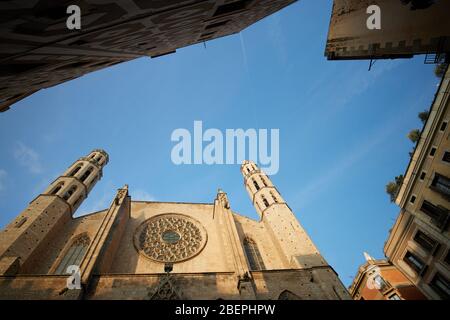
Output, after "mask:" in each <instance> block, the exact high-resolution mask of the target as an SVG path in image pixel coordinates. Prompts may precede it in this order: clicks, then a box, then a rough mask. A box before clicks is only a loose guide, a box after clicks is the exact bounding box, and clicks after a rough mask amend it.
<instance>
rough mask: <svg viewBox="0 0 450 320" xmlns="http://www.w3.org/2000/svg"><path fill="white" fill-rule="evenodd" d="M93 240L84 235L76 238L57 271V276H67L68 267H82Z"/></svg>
mask: <svg viewBox="0 0 450 320" xmlns="http://www.w3.org/2000/svg"><path fill="white" fill-rule="evenodd" d="M90 242H91V239H90V238H89V236H88V235H87V234H82V235H80V236H78V237H77V238H75V240H74V241H73V242H72V245H71V246H70V248H69V249H68V250H67V251H66V253H65V254H64V257H63V258H62V260H61V262H60V263H59V265H58V267H57V268H56V270H55V274H66V272H67V267H69V266H71V265H75V266H80V264H81V260H82V259H83V257H84V255H85V254H86V251H87V249H88V247H89V243H90Z"/></svg>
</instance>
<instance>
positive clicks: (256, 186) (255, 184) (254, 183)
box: [252, 178, 259, 191]
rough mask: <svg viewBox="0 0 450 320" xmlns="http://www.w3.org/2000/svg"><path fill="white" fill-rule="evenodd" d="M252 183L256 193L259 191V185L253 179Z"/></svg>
mask: <svg viewBox="0 0 450 320" xmlns="http://www.w3.org/2000/svg"><path fill="white" fill-rule="evenodd" d="M252 181H253V185H254V186H255V188H256V191H258V190H259V185H258V183H257V182H256V181H255V179H253V178H252Z"/></svg>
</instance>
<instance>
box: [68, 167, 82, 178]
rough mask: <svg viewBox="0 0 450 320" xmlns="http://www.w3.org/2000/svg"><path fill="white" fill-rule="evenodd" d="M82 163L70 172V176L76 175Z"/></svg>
mask: <svg viewBox="0 0 450 320" xmlns="http://www.w3.org/2000/svg"><path fill="white" fill-rule="evenodd" d="M81 167H82V166H81V165H79V166H77V167H76V168H75V169H73V171H72V172H71V173H70V174H69V176H70V177H73V176H74V175H76V174H77V172H78V171H80V169H81Z"/></svg>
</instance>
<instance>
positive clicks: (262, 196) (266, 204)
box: [261, 194, 269, 208]
mask: <svg viewBox="0 0 450 320" xmlns="http://www.w3.org/2000/svg"><path fill="white" fill-rule="evenodd" d="M261 198H262V201H263V203H264V205H265V206H266V208H267V207H268V206H269V201H267V199H266V197H264V195H263V194H262V195H261Z"/></svg>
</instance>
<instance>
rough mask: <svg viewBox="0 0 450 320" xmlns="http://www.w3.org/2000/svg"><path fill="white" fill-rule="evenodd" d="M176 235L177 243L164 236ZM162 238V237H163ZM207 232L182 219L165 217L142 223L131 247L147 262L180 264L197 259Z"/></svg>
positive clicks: (204, 242)
mask: <svg viewBox="0 0 450 320" xmlns="http://www.w3.org/2000/svg"><path fill="white" fill-rule="evenodd" d="M168 232H170V233H172V235H173V234H174V233H176V234H178V235H179V237H176V239H175V240H176V241H174V239H173V238H171V239H168V238H167V233H168ZM163 235H165V236H164V237H163ZM206 240H207V234H206V230H205V229H204V228H203V227H202V226H201V224H200V223H199V222H198V221H196V220H194V219H192V218H190V217H187V216H184V215H180V214H164V215H159V216H156V217H153V218H150V219H148V220H146V221H144V223H142V224H141V225H140V226H139V227H138V228H137V230H136V233H135V235H134V245H135V246H136V248H137V250H138V251H139V252H140V253H141V254H142V255H144V256H145V257H147V258H150V259H152V260H155V261H158V262H180V261H184V260H187V259H190V258H192V257H194V256H196V255H197V254H198V253H200V251H201V250H202V249H203V247H204V246H205V244H206Z"/></svg>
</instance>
